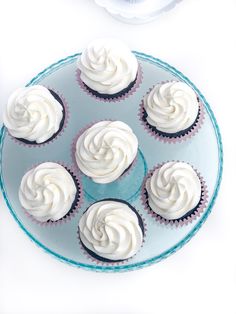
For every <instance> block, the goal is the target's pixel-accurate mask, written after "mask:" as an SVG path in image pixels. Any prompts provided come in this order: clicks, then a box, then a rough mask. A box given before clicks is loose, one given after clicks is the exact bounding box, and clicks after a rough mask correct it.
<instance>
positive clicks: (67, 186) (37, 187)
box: [19, 162, 81, 223]
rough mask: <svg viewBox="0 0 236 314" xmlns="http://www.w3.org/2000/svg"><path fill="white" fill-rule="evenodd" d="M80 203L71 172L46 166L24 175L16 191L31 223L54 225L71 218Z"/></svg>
mask: <svg viewBox="0 0 236 314" xmlns="http://www.w3.org/2000/svg"><path fill="white" fill-rule="evenodd" d="M80 199H81V186H80V184H79V182H78V181H77V178H76V177H75V176H74V175H73V173H72V171H70V170H69V169H66V168H65V167H64V166H62V165H60V164H58V163H54V162H45V163H41V164H39V165H38V166H36V167H34V168H32V169H31V170H29V171H28V172H26V173H25V175H24V176H23V178H22V180H21V184H20V188H19V200H20V203H21V205H22V207H23V209H24V210H25V212H26V213H27V214H28V215H30V216H31V217H32V218H33V219H34V220H36V221H37V222H40V223H47V222H57V221H59V220H62V219H65V218H66V217H68V216H70V214H72V213H73V212H74V211H75V209H76V207H77V206H78V203H79V200H80Z"/></svg>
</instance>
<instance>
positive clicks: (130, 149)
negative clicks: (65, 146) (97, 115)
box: [74, 121, 138, 184]
mask: <svg viewBox="0 0 236 314" xmlns="http://www.w3.org/2000/svg"><path fill="white" fill-rule="evenodd" d="M137 151H138V140H137V137H136V136H135V134H134V133H133V131H132V129H131V128H130V127H129V126H128V125H127V124H126V123H124V122H121V121H100V122H98V123H95V124H94V125H92V126H91V127H89V128H88V129H86V130H85V131H84V132H83V133H82V134H80V135H79V137H78V139H77V140H76V144H75V152H74V155H75V161H76V164H77V166H78V168H79V169H80V170H81V171H82V172H83V173H84V174H85V175H87V176H88V177H90V178H91V179H92V180H93V181H94V182H96V183H101V184H106V183H110V182H113V181H115V180H116V179H118V178H119V177H120V176H121V175H123V174H124V173H125V172H126V171H127V169H128V168H129V167H130V166H131V164H132V163H133V162H134V160H135V157H136V155H137Z"/></svg>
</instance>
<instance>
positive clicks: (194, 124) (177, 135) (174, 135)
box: [142, 107, 200, 138]
mask: <svg viewBox="0 0 236 314" xmlns="http://www.w3.org/2000/svg"><path fill="white" fill-rule="evenodd" d="M147 117H148V115H147V112H146V111H145V109H143V116H142V120H143V122H144V123H145V124H146V125H147V126H148V128H149V129H150V130H151V131H152V132H154V133H155V134H158V135H159V136H162V137H168V138H177V137H181V136H184V135H186V134H187V133H189V132H191V131H192V130H193V129H194V127H195V126H196V125H197V123H198V121H199V118H200V107H199V109H198V114H197V117H196V119H195V121H194V122H193V124H192V125H191V126H190V127H188V128H187V129H184V130H181V131H179V132H175V133H165V132H163V131H160V130H158V129H157V128H156V127H155V126H153V125H151V124H150V123H148V121H147Z"/></svg>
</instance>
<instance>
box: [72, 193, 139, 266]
mask: <svg viewBox="0 0 236 314" xmlns="http://www.w3.org/2000/svg"><path fill="white" fill-rule="evenodd" d="M78 235H79V238H80V240H81V242H82V245H83V247H84V249H85V250H86V251H87V252H88V253H89V254H90V255H91V256H92V257H94V258H95V259H98V260H101V261H103V262H114V261H115V262H120V261H123V260H127V259H128V258H130V257H132V256H134V255H135V254H136V253H137V252H138V250H139V249H140V247H141V245H142V243H143V236H144V225H143V221H142V219H141V217H140V215H139V214H138V212H137V211H136V210H135V209H134V208H133V207H131V205H129V204H128V203H126V202H124V201H121V200H115V199H106V200H102V201H99V202H97V203H94V204H92V205H91V206H90V207H89V208H88V209H87V210H86V211H85V212H84V214H83V215H82V217H81V219H80V221H79V232H78Z"/></svg>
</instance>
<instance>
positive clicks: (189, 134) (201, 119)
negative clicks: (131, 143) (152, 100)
mask: <svg viewBox="0 0 236 314" xmlns="http://www.w3.org/2000/svg"><path fill="white" fill-rule="evenodd" d="M167 82H169V81H164V82H160V83H161V84H163V83H167ZM154 86H155V85H154ZM154 86H153V87H151V88H150V89H149V90H148V92H147V93H146V94H145V96H146V95H148V94H149V93H150V92H151V90H152V89H153V88H154ZM145 96H144V97H145ZM144 97H143V99H142V102H141V104H140V105H139V112H138V117H139V120H140V121H141V124H142V125H143V127H144V129H145V130H146V131H147V132H148V133H149V134H150V136H152V137H153V138H155V139H156V140H159V141H161V142H164V143H169V144H176V143H180V142H183V141H186V140H187V139H190V138H192V137H193V136H194V135H196V134H197V133H198V131H199V130H200V128H201V126H202V124H203V122H204V119H205V111H204V105H203V103H202V102H201V101H198V104H199V114H198V118H197V121H196V122H195V123H194V124H193V125H192V127H191V129H190V130H189V131H187V132H186V133H185V134H183V135H179V136H176V137H168V136H164V135H162V134H160V133H158V131H157V132H155V131H153V130H152V126H150V125H149V124H148V122H147V121H144V120H143V116H144V113H145V109H144Z"/></svg>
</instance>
